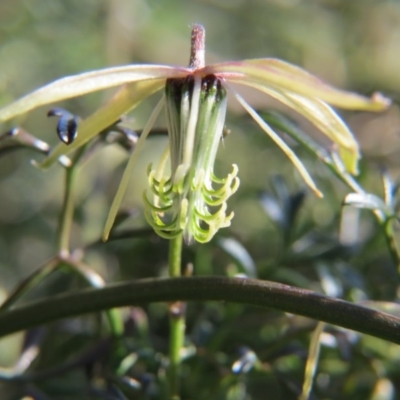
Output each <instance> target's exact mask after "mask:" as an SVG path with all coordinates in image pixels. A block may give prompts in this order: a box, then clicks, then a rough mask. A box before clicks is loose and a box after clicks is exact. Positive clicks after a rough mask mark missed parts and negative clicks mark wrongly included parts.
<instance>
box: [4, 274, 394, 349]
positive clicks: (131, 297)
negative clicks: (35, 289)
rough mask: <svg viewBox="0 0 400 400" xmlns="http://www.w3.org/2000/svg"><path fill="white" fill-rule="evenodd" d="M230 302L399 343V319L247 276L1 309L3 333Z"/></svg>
mask: <svg viewBox="0 0 400 400" xmlns="http://www.w3.org/2000/svg"><path fill="white" fill-rule="evenodd" d="M179 300H182V301H230V302H235V303H242V304H249V305H254V306H259V307H267V308H274V309H278V310H281V311H286V312H290V313H293V314H299V315H303V316H306V317H309V318H313V319H316V320H320V321H324V322H327V323H330V324H333V325H338V326H341V327H344V328H348V329H352V330H355V331H358V332H361V333H365V334H369V335H372V336H376V337H378V338H381V339H385V340H388V341H391V342H393V343H397V344H400V318H396V317H394V316H392V315H389V314H385V313H382V312H379V311H376V310H372V309H369V308H366V307H363V306H360V305H357V304H353V303H349V302H347V301H344V300H340V299H335V298H331V297H327V296H324V295H322V294H318V293H316V292H312V291H310V290H305V289H300V288H295V287H291V286H287V285H283V284H280V283H275V282H269V281H261V280H255V279H247V278H226V277H213V276H210V277H183V278H162V279H160V278H158V279H143V280H137V281H134V282H126V283H119V284H114V285H109V286H107V287H105V288H102V289H87V290H82V291H76V292H73V293H67V294H60V295H57V296H54V297H51V298H47V299H44V300H39V301H36V302H34V303H30V304H29V305H25V306H21V307H18V308H15V309H12V310H10V311H4V312H1V313H0V336H5V335H8V334H11V333H14V332H17V331H20V330H24V329H29V328H32V327H34V326H37V325H40V324H44V323H48V322H50V321H54V320H56V319H60V318H67V317H72V316H76V315H82V314H87V313H92V312H98V311H102V310H106V309H109V308H113V307H123V306H132V305H139V304H145V303H152V302H169V301H179Z"/></svg>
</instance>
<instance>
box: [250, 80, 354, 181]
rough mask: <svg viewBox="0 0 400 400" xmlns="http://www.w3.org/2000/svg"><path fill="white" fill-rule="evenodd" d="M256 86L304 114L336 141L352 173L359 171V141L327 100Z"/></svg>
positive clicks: (343, 159) (345, 163)
mask: <svg viewBox="0 0 400 400" xmlns="http://www.w3.org/2000/svg"><path fill="white" fill-rule="evenodd" d="M248 86H251V87H254V88H256V89H258V90H260V91H262V92H264V93H266V94H268V95H269V96H271V97H273V98H275V99H276V100H278V101H280V102H281V103H283V104H285V105H287V106H288V107H290V108H291V109H293V110H295V111H297V112H298V113H299V114H301V115H303V116H304V117H305V118H307V119H308V120H309V121H310V122H312V123H313V124H314V125H315V126H316V127H317V128H318V129H319V130H320V131H321V132H322V133H323V134H324V135H326V136H327V137H328V138H329V139H330V140H332V141H333V142H334V143H336V144H337V145H338V147H339V153H340V156H341V158H342V161H343V163H344V165H345V167H346V169H347V171H349V172H350V173H352V174H354V175H355V174H357V173H358V168H357V163H358V160H359V158H360V154H359V148H358V143H357V141H356V140H355V138H354V136H353V134H352V133H351V132H350V130H349V128H348V127H347V126H346V124H345V123H344V122H343V121H342V119H341V118H340V117H339V115H338V114H337V113H336V112H335V111H334V110H333V109H332V108H331V107H330V106H329V105H327V104H326V103H325V102H323V101H321V100H319V99H312V98H306V97H304V96H299V95H298V94H294V93H290V92H287V91H281V90H279V91H278V90H274V89H271V88H267V87H265V86H261V85H248Z"/></svg>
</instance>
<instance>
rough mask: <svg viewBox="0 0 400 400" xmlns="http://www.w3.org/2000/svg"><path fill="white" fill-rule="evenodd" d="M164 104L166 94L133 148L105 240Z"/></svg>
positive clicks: (110, 212)
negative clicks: (134, 167)
mask: <svg viewBox="0 0 400 400" xmlns="http://www.w3.org/2000/svg"><path fill="white" fill-rule="evenodd" d="M164 104H165V96H163V97H162V98H161V100H160V101H159V102H158V104H157V106H156V107H155V109H154V110H153V112H152V114H151V116H150V118H149V120H148V121H147V123H146V125H145V127H144V128H143V132H142V134H141V135H140V138H139V140H138V142H137V143H136V146H135V148H134V149H133V153H132V155H131V157H130V158H129V161H128V164H127V165H126V167H125V171H124V173H123V175H122V179H121V183H120V184H119V186H118V190H117V193H116V195H115V197H114V200H113V202H112V205H111V208H110V211H109V213H108V217H107V221H106V225H105V227H104V232H103V241H106V240H107V239H108V236H109V235H110V231H111V229H112V226H113V224H114V221H115V217H116V216H117V213H118V210H119V208H120V205H121V202H122V199H123V197H124V194H125V192H126V188H127V187H128V184H129V180H130V177H131V174H132V169H133V166H134V165H135V163H136V161H137V159H138V156H139V153H140V152H141V150H142V149H143V146H144V143H145V140H146V138H147V136H148V135H149V133H150V131H151V128H152V127H153V125H154V122H155V121H156V119H157V117H158V115H159V114H160V112H161V110H162V108H163V107H164Z"/></svg>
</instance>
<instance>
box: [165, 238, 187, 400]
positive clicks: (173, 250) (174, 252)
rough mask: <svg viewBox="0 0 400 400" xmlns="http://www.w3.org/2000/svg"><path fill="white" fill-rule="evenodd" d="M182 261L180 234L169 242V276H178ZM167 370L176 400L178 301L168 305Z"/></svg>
mask: <svg viewBox="0 0 400 400" xmlns="http://www.w3.org/2000/svg"><path fill="white" fill-rule="evenodd" d="M181 261H182V234H180V235H179V236H177V237H176V238H174V239H171V240H170V244H169V260H168V264H169V265H168V266H169V276H170V277H171V278H176V277H180V276H181V274H182V272H181ZM169 326H170V337H169V371H168V383H169V393H170V398H171V399H174V400H178V399H179V398H180V396H179V369H180V363H181V350H182V347H183V345H184V341H185V305H184V304H183V303H182V302H180V301H178V302H175V303H171V304H170V305H169Z"/></svg>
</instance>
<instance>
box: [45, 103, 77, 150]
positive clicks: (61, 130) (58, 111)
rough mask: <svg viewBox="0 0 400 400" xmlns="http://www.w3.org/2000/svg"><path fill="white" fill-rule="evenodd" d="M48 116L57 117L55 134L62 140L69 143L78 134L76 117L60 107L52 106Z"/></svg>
mask: <svg viewBox="0 0 400 400" xmlns="http://www.w3.org/2000/svg"><path fill="white" fill-rule="evenodd" d="M47 116H48V117H58V118H59V119H58V124H57V134H58V137H59V138H60V140H61V141H62V142H64V143H65V144H71V143H72V142H73V141H74V140H75V139H76V137H77V135H78V117H77V116H75V115H73V114H71V113H70V112H69V111H67V110H64V109H62V108H53V109H51V110H50V111H49V112H48V113H47Z"/></svg>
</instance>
